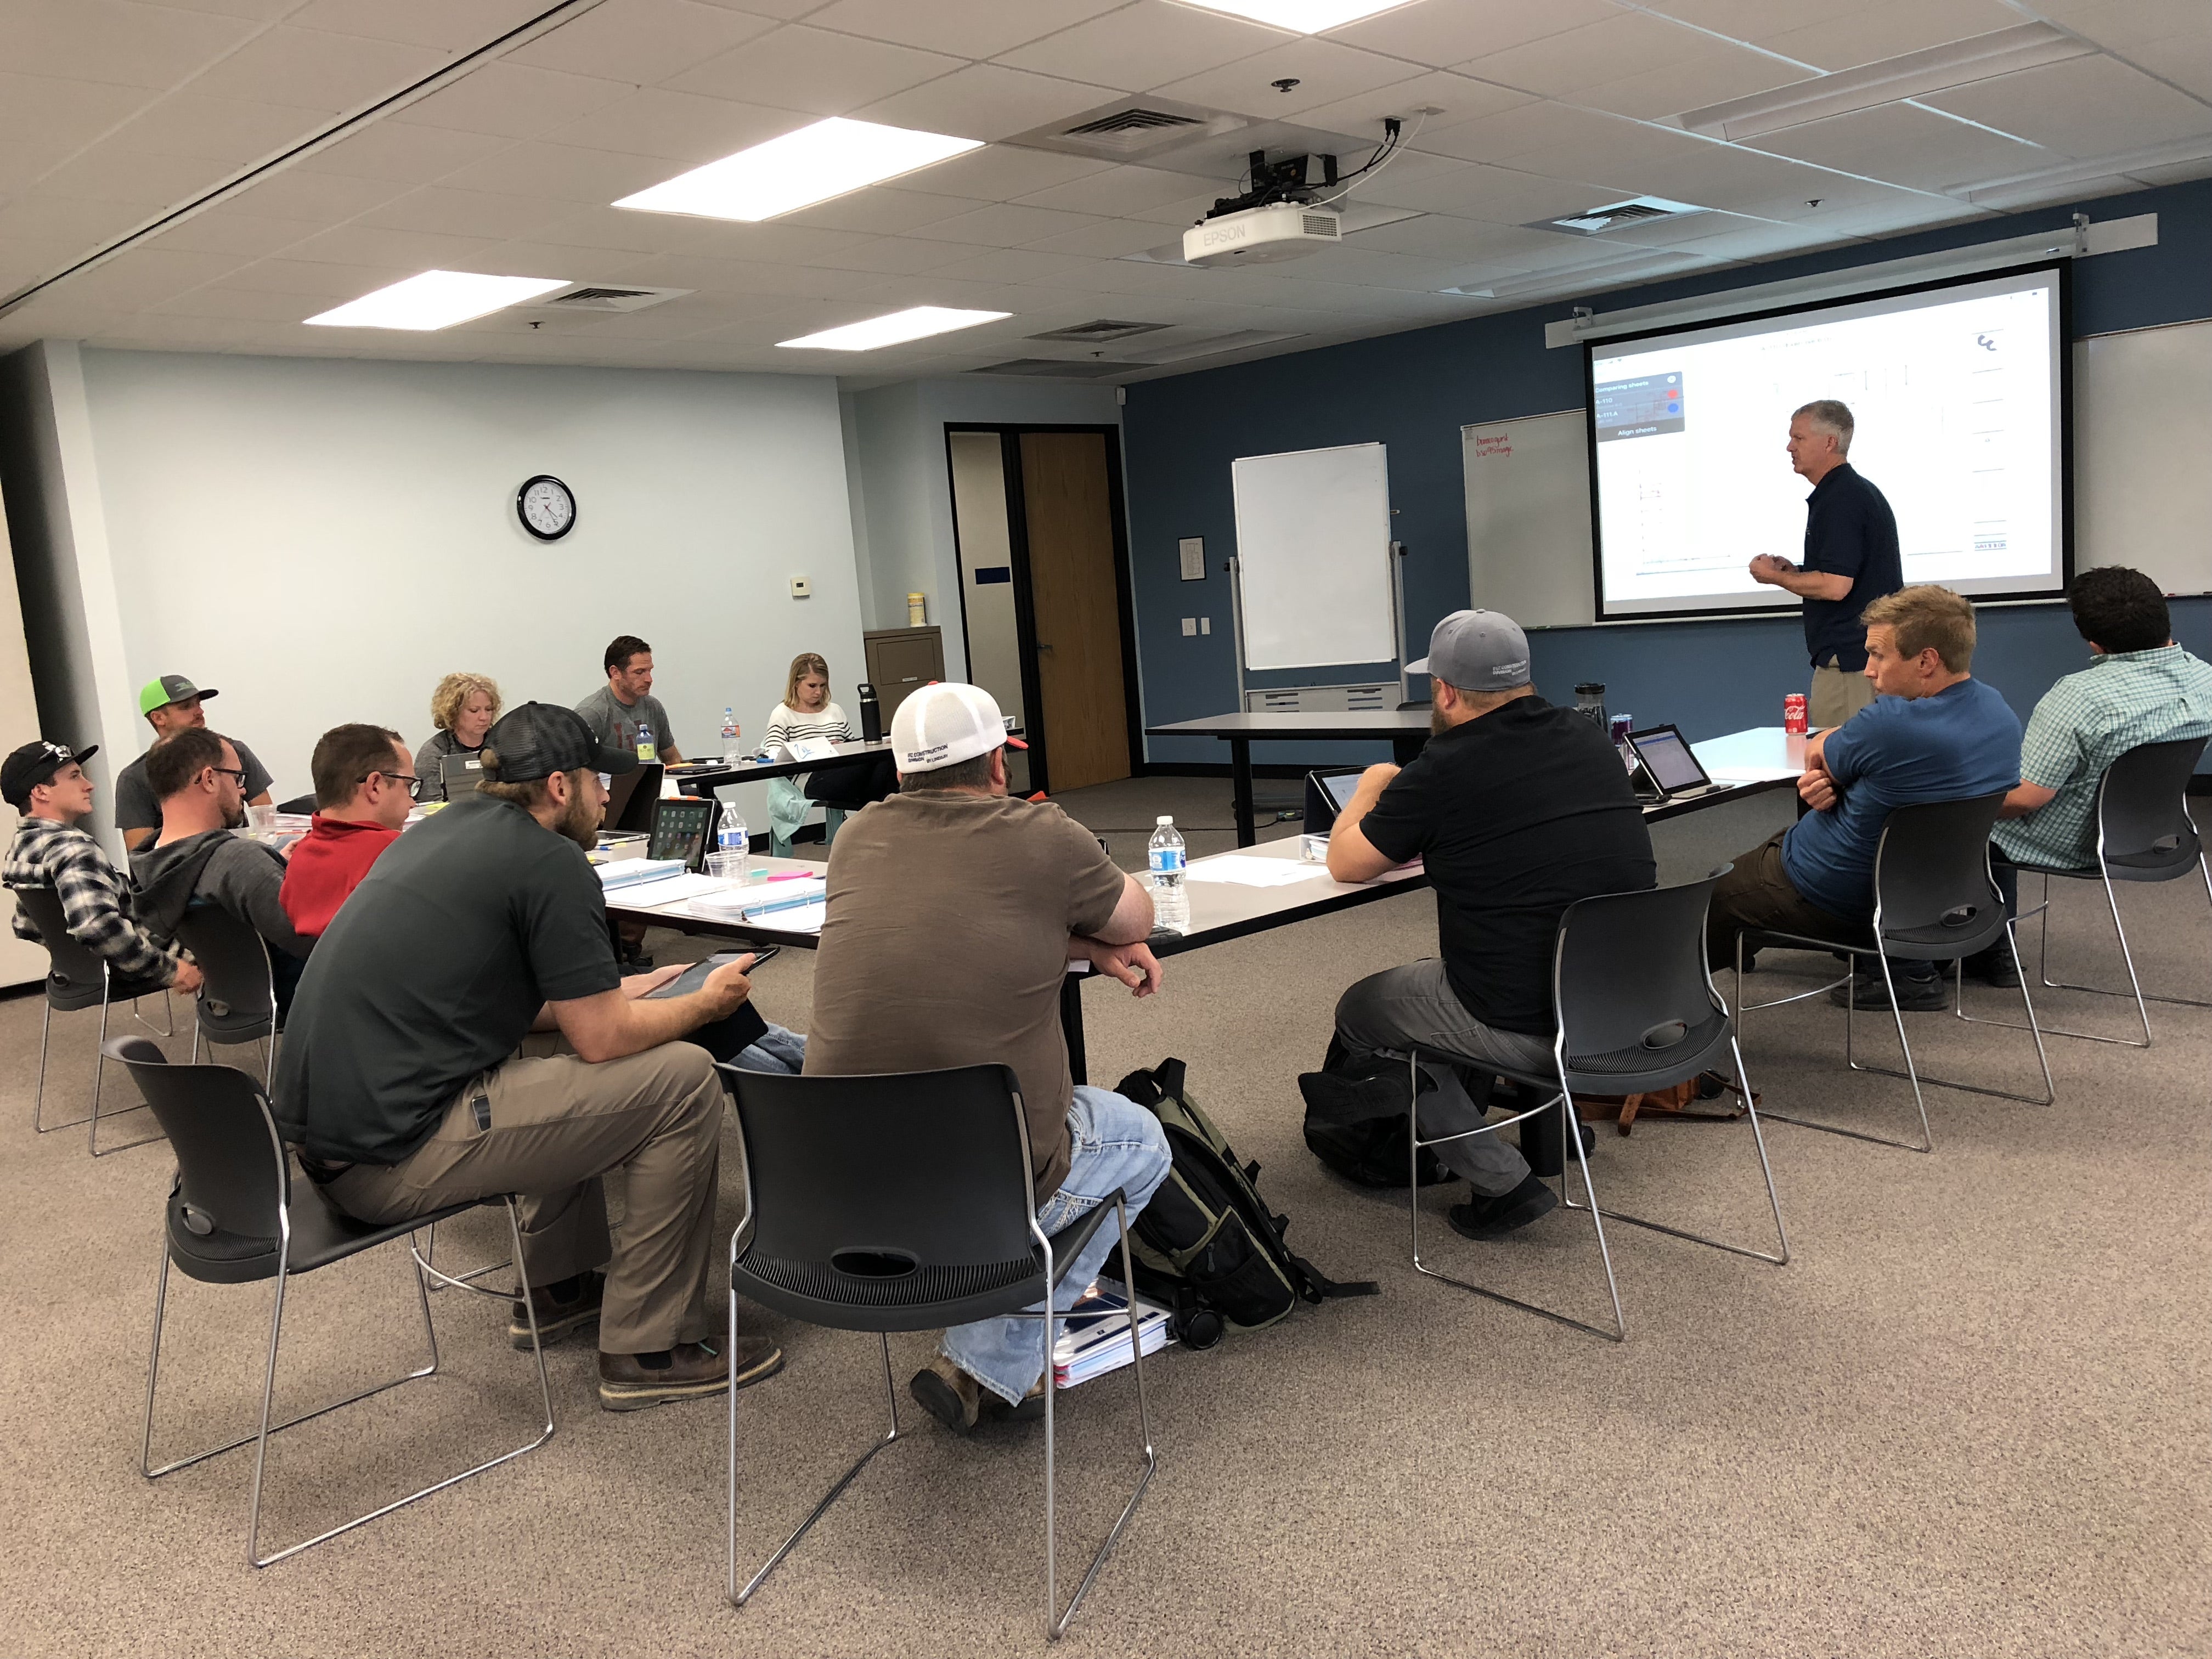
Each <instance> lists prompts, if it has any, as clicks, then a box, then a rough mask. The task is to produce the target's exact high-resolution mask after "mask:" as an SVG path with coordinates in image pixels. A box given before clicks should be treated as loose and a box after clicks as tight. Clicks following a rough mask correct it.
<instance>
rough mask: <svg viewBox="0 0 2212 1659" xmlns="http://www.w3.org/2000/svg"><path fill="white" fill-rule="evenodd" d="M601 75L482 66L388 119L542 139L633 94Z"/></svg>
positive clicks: (502, 135)
mask: <svg viewBox="0 0 2212 1659" xmlns="http://www.w3.org/2000/svg"><path fill="white" fill-rule="evenodd" d="M634 92H635V88H631V87H629V86H626V85H624V84H623V82H619V81H609V80H605V79H604V78H602V77H600V76H590V75H564V74H562V73H561V72H560V71H559V70H543V69H532V68H529V67H528V66H526V65H525V64H481V65H479V66H478V67H477V68H476V69H473V70H470V71H469V72H468V73H467V74H466V75H465V76H462V77H461V78H460V79H459V80H458V81H456V82H453V84H452V85H450V86H445V87H441V88H438V90H437V91H435V92H434V93H432V94H430V95H429V96H428V97H427V98H422V99H418V100H416V101H415V102H414V103H411V104H410V105H408V106H407V107H406V108H405V109H404V110H400V111H398V112H396V113H394V114H393V115H392V116H390V117H388V119H390V120H393V121H398V122H402V123H404V124H405V125H410V126H423V127H451V128H453V129H456V130H457V131H462V132H483V133H489V134H491V135H492V136H494V137H501V138H542V137H544V136H545V135H546V134H547V133H549V132H550V131H553V130H554V129H555V128H556V127H559V126H563V125H567V124H568V123H569V122H572V121H574V120H577V119H578V118H580V117H582V116H585V115H586V114H588V113H590V112H592V111H593V110H597V109H602V108H605V106H608V105H610V104H614V103H618V102H620V101H621V100H623V99H625V98H628V97H630V96H632V95H633V94H634Z"/></svg>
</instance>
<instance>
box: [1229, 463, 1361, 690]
mask: <svg viewBox="0 0 2212 1659" xmlns="http://www.w3.org/2000/svg"><path fill="white" fill-rule="evenodd" d="M1229 474H1230V483H1231V489H1232V490H1233V491H1234V493H1235V495H1236V501H1237V598H1238V611H1237V615H1238V618H1239V621H1240V623H1241V625H1242V632H1243V648H1244V666H1245V667H1247V668H1261V669H1273V668H1334V667H1339V666H1342V665H1347V664H1354V663H1377V662H1395V661H1396V660H1397V659H1398V621H1397V617H1396V614H1395V613H1396V611H1397V603H1396V599H1395V586H1396V585H1395V580H1394V579H1393V573H1392V571H1391V568H1390V472H1389V462H1388V459H1387V458H1386V456H1385V453H1384V450H1383V446H1382V445H1381V444H1347V445H1346V446H1344V447H1342V448H1339V449H1304V450H1297V451H1294V452H1292V453H1288V454H1282V455H1246V456H1243V457H1240V458H1239V459H1237V460H1234V461H1232V462H1231V463H1230V467H1229Z"/></svg>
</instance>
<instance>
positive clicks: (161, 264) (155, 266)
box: [67, 247, 240, 311]
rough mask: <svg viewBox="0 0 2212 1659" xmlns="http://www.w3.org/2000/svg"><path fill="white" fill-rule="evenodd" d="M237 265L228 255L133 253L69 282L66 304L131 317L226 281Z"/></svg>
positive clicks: (167, 251) (147, 250) (152, 250)
mask: <svg viewBox="0 0 2212 1659" xmlns="http://www.w3.org/2000/svg"><path fill="white" fill-rule="evenodd" d="M239 264H240V261H239V259H238V258H237V257H236V256H235V255H233V254H228V253H186V252H181V251H177V250H172V249H168V248H159V247H140V248H133V249H131V251H130V252H127V253H120V254H118V255H117V256H116V257H115V258H112V259H110V260H108V261H107V262H106V264H98V265H94V267H93V268H92V269H91V270H83V271H79V272H77V273H76V275H75V276H71V277H70V279H69V282H68V284H67V287H68V289H69V301H70V304H71V305H88V306H112V307H117V308H118V309H124V310H133V311H135V310H137V309H138V308H139V307H142V306H149V305H152V304H154V303H155V302H156V301H161V300H166V299H168V298H170V297H172V296H173V295H179V294H182V293H184V292H185V290H186V289H194V288H197V287H199V286H200V284H201V283H209V282H213V281H215V280H216V278H218V277H222V276H228V274H229V273H230V272H232V271H233V270H236V269H237V268H238V266H239Z"/></svg>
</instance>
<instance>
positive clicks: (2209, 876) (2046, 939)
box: [1960, 853, 2212, 1048]
mask: <svg viewBox="0 0 2212 1659" xmlns="http://www.w3.org/2000/svg"><path fill="white" fill-rule="evenodd" d="M2197 874H2199V875H2200V876H2202V877H2203V878H2204V895H2205V897H2206V899H2207V900H2208V901H2212V869H2208V868H2206V866H2205V863H2204V857H2203V854H2201V853H2200V854H2198V855H2197ZM2104 883H2105V904H2106V908H2108V909H2109V910H2110V911H2111V912H2112V933H2113V936H2114V937H2115V938H2117V939H2118V940H2119V942H2120V960H2121V962H2123V963H2125V964H2126V967H2127V970H2128V988H2127V989H2126V990H2124V991H2115V990H2112V989H2110V988H2108V987H2105V986H2102V985H2076V984H2075V983H2074V982H2073V981H2071V980H2063V979H2053V978H2051V878H2050V876H2049V875H2047V874H2046V875H2045V876H2044V878H2043V902H2042V903H2040V904H2039V905H2038V906H2036V908H2034V909H2033V910H2032V911H2030V912H2029V913H2028V914H2029V915H2033V916H2039V917H2040V918H2041V919H2042V922H2041V926H2039V927H2038V928H2037V929H2036V934H2037V940H2036V970H2035V971H2036V977H2037V978H2038V979H2039V980H2040V981H2042V982H2043V984H2044V987H2045V989H2048V990H2052V991H2086V992H2087V993H2088V994H2090V995H2091V996H2100V997H2132V998H2134V1000H2135V1005H2136V1020H2137V1021H2138V1022H2139V1023H2140V1024H2141V1025H2142V1036H2140V1037H2126V1036H2106V1035H2105V1034H2103V1033H2101V1032H2098V1031H2075V1030H2068V1029H2067V1028H2066V1027H2065V1026H2063V1025H2046V1026H2045V1027H2043V1030H2044V1033H2045V1035H2046V1036H2063V1037H2078V1038H2080V1039H2081V1041H2082V1042H2111V1043H2116V1044H2118V1046H2119V1047H2121V1048H2149V1047H2150V1005H2151V1004H2152V1003H2154V1002H2162V1003H2165V1004H2166V1005H2168V1006H2172V1007H2176V1008H2212V1002H2200V1001H2198V1000H2197V999H2196V998H2194V997H2159V996H2151V995H2149V994H2147V993H2146V992H2145V991H2144V990H2143V987H2142V980H2141V979H2140V978H2138V977H2137V976H2136V956H2135V951H2133V950H2132V949H2131V948H2130V946H2129V945H2128V930H2127V928H2126V927H2125V925H2124V924H2123V923H2122V922H2121V921H2120V896H2119V892H2118V889H2117V888H2115V887H2114V886H2113V885H2112V876H2111V874H2110V873H2109V872H2106V873H2105V875H2104ZM2021 920H2022V921H2026V920H2027V917H2026V916H2023V917H2022V918H2021ZM2022 977H2023V978H2025V977H2026V975H2022ZM1960 1018H1961V1019H1966V1020H1967V1021H1968V1023H1969V1024H1976V1025H2003V1026H2007V1027H2009V1028H2010V1029H2011V1030H2020V1029H2021V1028H2020V1027H2019V1026H2017V1025H2015V1024H2013V1023H2012V1022H2011V1021H2010V1020H2003V1019H1973V1018H1972V1017H1971V1016H1968V1015H1966V1014H1961V1015H1960Z"/></svg>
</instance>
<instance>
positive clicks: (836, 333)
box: [776, 306, 1014, 351]
mask: <svg viewBox="0 0 2212 1659" xmlns="http://www.w3.org/2000/svg"><path fill="white" fill-rule="evenodd" d="M1013 314H1014V313H1012V312H1011V311H956V310H954V309H952V308H951V307H947V306H915V307H912V308H911V309H909V310H906V311H894V312H893V313H890V316H888V317H871V318H870V319H868V320H867V321H866V322H865V323H848V324H846V325H845V326H844V327H842V328H825V329H823V331H822V332H820V333H819V334H809V335H807V336H805V337H804V338H801V339H797V340H778V341H777V342H776V344H778V345H780V346H793V347H797V348H802V349H805V350H809V351H873V350H875V349H877V348H878V346H892V345H903V344H904V343H906V342H907V341H908V340H921V339H927V337H929V336H930V335H932V334H950V333H951V331H953V330H954V329H956V328H973V327H975V325H976V324H978V323H995V322H997V321H999V320H1000V319H1001V318H1005V317H1011V316H1012V315H1013Z"/></svg>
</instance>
